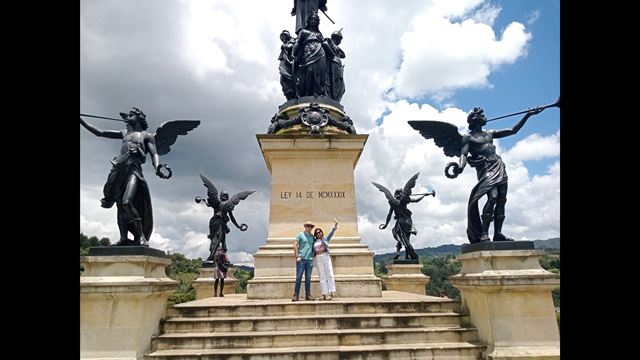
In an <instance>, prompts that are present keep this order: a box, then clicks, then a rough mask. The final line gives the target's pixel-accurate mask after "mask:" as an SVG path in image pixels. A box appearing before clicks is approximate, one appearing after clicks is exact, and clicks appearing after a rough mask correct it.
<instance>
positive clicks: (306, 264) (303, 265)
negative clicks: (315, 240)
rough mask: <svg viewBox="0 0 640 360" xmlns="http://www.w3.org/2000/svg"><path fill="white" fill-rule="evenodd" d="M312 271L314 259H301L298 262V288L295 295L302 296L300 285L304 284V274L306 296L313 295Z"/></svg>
mask: <svg viewBox="0 0 640 360" xmlns="http://www.w3.org/2000/svg"><path fill="white" fill-rule="evenodd" d="M311 271H313V259H311V260H307V259H301V260H300V262H296V287H295V290H294V292H295V295H296V296H298V295H299V294H300V283H301V282H302V273H303V272H304V291H305V294H311Z"/></svg>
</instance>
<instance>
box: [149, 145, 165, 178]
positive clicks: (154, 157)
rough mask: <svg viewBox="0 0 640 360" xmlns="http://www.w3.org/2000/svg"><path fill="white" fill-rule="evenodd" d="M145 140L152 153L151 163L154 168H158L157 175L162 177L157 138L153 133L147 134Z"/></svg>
mask: <svg viewBox="0 0 640 360" xmlns="http://www.w3.org/2000/svg"><path fill="white" fill-rule="evenodd" d="M145 141H146V142H147V151H148V152H149V154H150V155H151V164H152V165H153V168H154V169H155V170H156V175H158V176H159V177H162V176H163V175H161V174H162V173H161V172H160V155H158V150H156V140H155V138H154V137H153V135H151V134H147V135H146V138H145Z"/></svg>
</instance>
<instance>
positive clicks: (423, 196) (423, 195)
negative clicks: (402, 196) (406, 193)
mask: <svg viewBox="0 0 640 360" xmlns="http://www.w3.org/2000/svg"><path fill="white" fill-rule="evenodd" d="M427 195H429V193H427V194H422V195H420V197H418V198H416V199H415V200H414V199H411V198H409V202H412V203H417V202H418V201H420V200H422V199H424V198H425V196H427Z"/></svg>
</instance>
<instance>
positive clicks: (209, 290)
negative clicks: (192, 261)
mask: <svg viewBox="0 0 640 360" xmlns="http://www.w3.org/2000/svg"><path fill="white" fill-rule="evenodd" d="M206 265H213V264H206V263H205V264H203V266H202V267H201V268H200V269H198V271H200V276H199V277H198V278H197V279H195V280H194V281H193V282H192V283H191V286H193V287H194V289H196V300H198V299H204V298H209V297H213V283H214V281H215V279H214V278H213V272H214V271H215V270H216V268H215V266H206ZM235 272H236V267H235V266H229V271H227V277H226V278H224V289H223V290H222V293H223V294H224V295H228V294H235V293H236V286H237V285H238V279H236V278H235V277H234V276H233V275H234V274H235ZM218 286H220V285H218Z"/></svg>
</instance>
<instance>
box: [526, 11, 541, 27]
mask: <svg viewBox="0 0 640 360" xmlns="http://www.w3.org/2000/svg"><path fill="white" fill-rule="evenodd" d="M539 17H540V10H536V11H534V12H532V13H531V14H530V15H529V16H528V17H527V25H529V26H531V25H532V24H533V23H534V22H536V20H538V18H539Z"/></svg>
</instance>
